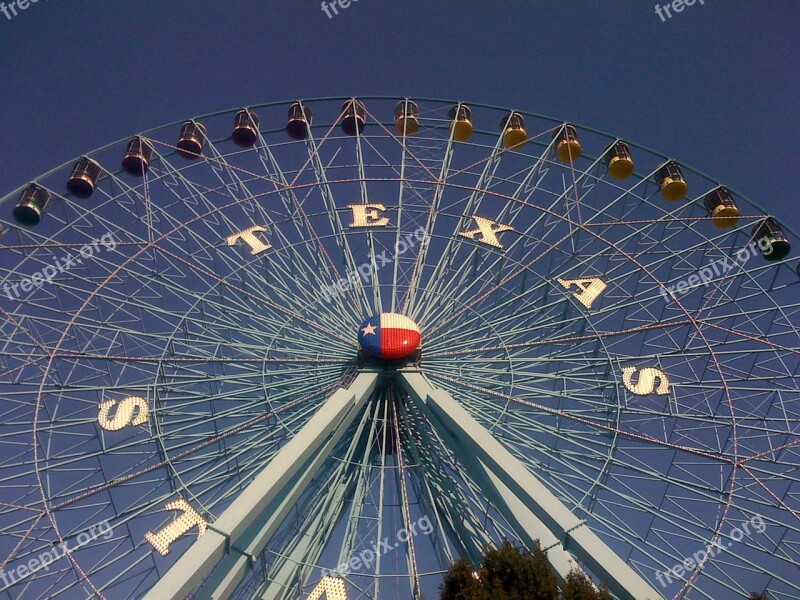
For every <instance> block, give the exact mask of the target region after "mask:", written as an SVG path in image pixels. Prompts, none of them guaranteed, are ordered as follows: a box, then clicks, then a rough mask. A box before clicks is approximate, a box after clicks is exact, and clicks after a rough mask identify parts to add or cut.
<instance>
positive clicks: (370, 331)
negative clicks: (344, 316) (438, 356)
mask: <svg viewBox="0 0 800 600" xmlns="http://www.w3.org/2000/svg"><path fill="white" fill-rule="evenodd" d="M420 337H421V336H420V331H419V327H418V326H417V324H416V323H414V321H412V320H411V319H409V318H408V317H406V316H404V315H398V314H397V313H381V314H379V315H374V316H372V317H370V318H369V319H367V320H366V321H364V322H363V323H362V324H361V327H359V329H358V343H359V344H360V345H361V349H362V350H363V351H364V352H365V353H366V354H368V355H369V356H372V357H374V358H384V359H389V360H399V359H402V358H407V357H409V356H410V355H411V354H413V353H414V352H415V351H416V350H417V349H418V348H419V342H420Z"/></svg>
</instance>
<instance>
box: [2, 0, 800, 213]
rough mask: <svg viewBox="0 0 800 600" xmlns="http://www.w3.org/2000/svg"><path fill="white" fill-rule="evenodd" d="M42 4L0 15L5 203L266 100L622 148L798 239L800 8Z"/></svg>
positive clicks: (732, 4) (718, 2)
mask: <svg viewBox="0 0 800 600" xmlns="http://www.w3.org/2000/svg"><path fill="white" fill-rule="evenodd" d="M654 6H655V3H654V2H622V1H614V2H610V1H606V2H585V1H584V2H574V1H562V2H543V1H536V2H528V1H525V2H523V1H521V0H519V1H515V2H476V1H472V0H469V1H459V2H430V1H421V0H420V1H413V0H411V1H410V0H403V1H393V2H392V1H388V0H354V1H353V3H352V5H351V6H350V7H349V8H348V9H346V10H341V11H340V14H339V15H338V16H336V17H334V18H333V19H328V17H326V15H325V13H323V11H322V10H321V7H320V3H319V1H318V0H302V1H298V0H295V1H293V2H255V1H247V2H245V1H239V2H208V1H205V0H191V1H189V0H172V1H170V2H154V1H144V2H135V3H133V2H118V1H114V0H111V1H109V0H106V1H104V2H99V1H96V0H83V1H81V2H75V1H74V0H73V1H67V0H59V1H55V0H49V1H47V0H39V2H38V3H36V4H31V5H30V6H29V8H28V9H27V10H25V11H24V12H20V13H19V14H18V16H16V17H14V18H13V19H11V20H8V19H6V18H5V17H3V16H2V14H0V55H2V57H3V59H2V62H0V81H2V84H3V95H2V98H0V156H2V161H1V162H0V183H1V184H2V189H3V193H6V192H8V191H10V190H12V189H14V188H16V187H17V186H19V185H21V184H23V183H25V182H26V181H28V180H30V179H31V178H33V177H35V176H36V175H38V174H40V173H41V172H43V171H45V170H47V169H49V168H50V167H53V166H55V165H58V164H61V163H62V162H65V161H67V160H70V159H72V158H73V157H75V156H77V155H79V154H81V153H82V152H86V151H88V150H91V149H93V148H96V147H98V146H100V145H103V144H106V143H108V142H111V141H114V140H116V139H119V138H123V137H127V136H128V135H129V134H131V133H133V132H136V131H139V130H142V129H147V128H150V127H154V126H156V125H159V124H162V123H165V122H170V121H174V120H178V119H183V118H185V117H189V116H192V115H197V114H202V113H205V112H210V111H215V110H219V109H224V108H234V107H238V106H240V105H246V104H255V103H259V102H265V101H272V100H282V99H293V98H295V97H313V96H325V95H339V94H354V95H358V94H387V95H398V96H403V95H411V96H427V97H442V98H456V99H462V100H467V101H469V100H471V101H476V102H477V101H480V102H487V103H491V104H496V105H500V106H508V107H514V108H520V109H523V110H529V111H533V112H539V113H543V114H547V115H551V116H554V117H558V118H563V119H565V120H570V121H574V122H576V123H579V124H584V125H589V126H593V127H596V128H598V129H601V130H604V131H607V132H609V133H613V134H616V135H620V136H622V137H626V138H628V139H631V140H633V141H636V142H639V143H642V144H644V145H647V146H649V147H651V148H653V149H656V150H659V151H662V152H664V153H667V154H670V155H672V156H674V157H675V158H677V159H678V160H680V161H682V162H685V163H686V164H689V165H691V166H693V167H695V168H698V169H700V170H702V171H704V172H706V173H709V174H711V175H712V176H714V177H716V178H718V179H719V180H720V181H721V182H724V183H726V184H728V185H730V186H732V187H733V188H735V189H737V190H738V191H740V192H742V193H744V194H745V195H747V196H749V197H750V198H751V199H753V200H755V201H756V202H757V203H759V204H761V205H762V206H764V207H766V208H767V209H768V210H770V211H771V212H774V213H775V214H777V215H778V216H781V217H783V219H784V220H786V221H787V223H789V224H791V225H793V226H794V227H795V228H796V229H800V216H798V212H797V211H796V210H793V209H794V207H795V206H796V205H797V192H796V185H797V180H798V174H800V169H798V168H797V166H796V160H797V159H796V146H795V144H797V143H798V138H800V136H799V135H798V132H800V125H798V119H797V116H798V110H797V108H796V103H797V97H798V91H799V90H800V77H799V75H800V69H798V64H799V63H800V59H798V51H797V50H798V46H797V33H796V32H797V27H798V25H800V3H798V2H796V1H793V0H786V1H771V2H755V1H752V2H739V1H732V0H706V1H705V4H703V5H701V4H699V2H698V3H696V4H695V5H694V6H691V7H687V8H685V10H683V12H681V13H679V14H674V15H673V17H672V18H671V19H669V20H667V21H666V22H662V21H661V19H660V18H659V17H658V16H657V15H656V13H655V10H654Z"/></svg>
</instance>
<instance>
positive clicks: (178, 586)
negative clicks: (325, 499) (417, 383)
mask: <svg viewBox="0 0 800 600" xmlns="http://www.w3.org/2000/svg"><path fill="white" fill-rule="evenodd" d="M378 378H379V375H378V374H377V373H359V375H358V376H357V377H356V378H355V380H354V381H353V382H352V384H351V385H350V387H349V388H347V389H344V388H339V389H337V390H336V391H335V392H334V393H333V394H332V395H331V396H330V398H328V399H327V400H326V401H325V403H324V404H323V405H322V406H321V407H320V409H319V410H318V411H317V412H316V413H315V414H314V416H313V417H311V418H310V419H309V420H308V422H307V423H306V424H305V426H304V427H303V428H302V429H301V430H300V431H299V432H298V433H297V434H296V435H295V436H294V437H293V438H292V439H291V440H290V441H289V442H288V443H287V444H286V445H285V446H284V447H283V448H282V449H281V450H280V452H278V454H277V455H276V456H275V458H273V460H272V461H271V462H270V463H269V465H267V466H266V468H264V470H263V471H261V473H259V474H258V475H257V476H256V478H255V479H254V480H253V481H252V482H251V483H250V484H249V485H248V486H247V487H246V488H245V489H244V490H243V491H242V492H241V493H240V494H239V496H238V497H237V498H236V500H234V501H233V502H232V503H231V504H230V506H228V508H227V509H225V511H224V512H223V513H222V515H220V517H219V518H218V519H216V520H215V521H214V522H213V523H212V524H211V525H209V528H208V531H206V533H205V534H204V535H202V536H201V537H200V538H199V539H198V540H197V541H196V542H195V543H194V544H192V546H190V547H189V549H188V550H187V551H186V552H184V554H183V555H182V556H181V557H180V558H179V559H178V560H177V561H176V562H175V564H173V565H172V567H171V568H170V569H169V570H168V571H167V572H166V573H165V574H164V575H163V576H162V577H161V578H160V579H159V581H158V582H157V583H156V585H154V586H153V587H152V588H151V589H150V591H149V592H148V593H147V594H146V595H145V596H144V598H145V600H168V599H172V600H183V599H184V598H186V596H187V595H188V594H189V593H190V592H191V591H192V590H193V589H194V588H195V587H196V586H197V585H199V584H200V583H201V582H202V581H203V580H204V579H205V578H206V577H207V576H208V575H209V573H210V572H211V570H212V569H213V568H214V566H216V564H217V563H218V562H219V561H220V560H221V559H222V558H223V557H224V556H225V554H226V553H228V552H230V549H231V547H233V546H238V543H239V541H240V540H243V539H244V535H245V533H246V532H247V530H248V528H250V527H251V526H252V525H253V524H254V523H255V522H256V521H258V519H259V516H260V515H261V514H262V513H263V512H264V509H265V508H266V507H267V506H268V505H269V504H270V503H271V502H273V501H274V500H275V499H276V498H279V497H281V496H283V495H284V492H285V491H289V490H285V488H287V487H289V488H290V487H291V484H292V481H293V480H295V478H296V476H297V474H298V473H299V471H300V470H301V469H302V468H303V466H304V465H306V463H307V462H308V461H309V459H311V457H312V456H314V455H315V454H316V453H317V452H318V451H319V450H320V449H321V448H322V446H323V445H324V444H325V443H326V441H327V440H328V438H329V436H330V435H332V434H333V433H334V432H335V431H344V430H346V429H347V428H348V427H349V426H350V424H351V423H352V422H353V420H354V419H355V417H356V416H357V415H358V413H359V412H360V410H361V408H363V406H364V405H365V403H366V401H367V399H368V398H369V397H370V396H371V394H372V392H373V390H374V389H375V386H376V385H377V382H378Z"/></svg>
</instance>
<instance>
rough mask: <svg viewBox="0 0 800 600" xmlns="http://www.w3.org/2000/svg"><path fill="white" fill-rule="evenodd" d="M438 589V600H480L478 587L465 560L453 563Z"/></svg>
mask: <svg viewBox="0 0 800 600" xmlns="http://www.w3.org/2000/svg"><path fill="white" fill-rule="evenodd" d="M439 589H440V594H439V598H440V600H480V596H479V593H480V586H479V584H478V581H477V580H476V579H475V578H474V577H473V576H472V565H470V564H469V561H468V560H467V559H466V558H461V559H459V560H457V561H456V562H454V563H453V565H452V566H451V567H450V570H449V571H447V573H446V574H445V576H444V581H443V582H442V585H441V587H440V588H439Z"/></svg>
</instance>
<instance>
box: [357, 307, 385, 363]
mask: <svg viewBox="0 0 800 600" xmlns="http://www.w3.org/2000/svg"><path fill="white" fill-rule="evenodd" d="M365 329H366V330H367V333H365V332H364V330H365ZM373 330H374V331H373ZM358 343H359V344H360V345H361V348H362V350H364V352H366V353H367V354H370V355H372V356H374V357H376V358H380V356H381V316H380V315H374V316H372V317H370V318H369V319H367V320H366V321H364V322H363V323H362V324H361V327H359V328H358Z"/></svg>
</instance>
